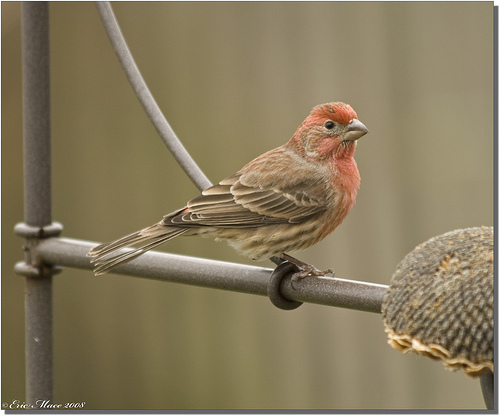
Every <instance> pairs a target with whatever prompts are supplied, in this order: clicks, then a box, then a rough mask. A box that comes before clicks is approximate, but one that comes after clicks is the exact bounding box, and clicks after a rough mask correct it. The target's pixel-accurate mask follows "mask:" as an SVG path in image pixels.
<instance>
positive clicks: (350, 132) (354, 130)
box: [344, 119, 368, 141]
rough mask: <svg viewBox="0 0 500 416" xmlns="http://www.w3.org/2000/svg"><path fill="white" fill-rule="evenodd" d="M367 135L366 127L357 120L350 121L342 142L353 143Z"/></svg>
mask: <svg viewBox="0 0 500 416" xmlns="http://www.w3.org/2000/svg"><path fill="white" fill-rule="evenodd" d="M366 133H368V129H367V128H366V126H365V125H364V124H363V123H361V121H359V120H357V119H353V120H351V122H350V123H349V124H348V125H347V130H346V132H345V134H344V140H347V141H354V140H358V139H359V138H360V137H362V136H364V135H365V134H366Z"/></svg>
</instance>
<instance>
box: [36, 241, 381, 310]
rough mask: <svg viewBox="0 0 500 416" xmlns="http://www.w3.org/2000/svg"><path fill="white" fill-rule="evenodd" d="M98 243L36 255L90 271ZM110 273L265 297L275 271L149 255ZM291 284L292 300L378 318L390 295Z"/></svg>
mask: <svg viewBox="0 0 500 416" xmlns="http://www.w3.org/2000/svg"><path fill="white" fill-rule="evenodd" d="M97 244H98V243H95V242H91V241H82V240H76V239H70V238H48V239H46V240H43V241H41V242H40V244H39V246H38V250H37V252H38V254H39V255H40V258H41V259H43V261H44V262H46V263H48V264H58V265H61V266H69V267H77V268H81V269H92V265H91V264H90V261H89V258H88V257H87V253H88V251H89V250H90V249H91V248H92V247H94V246H96V245H97ZM126 250H127V249H124V251H126ZM111 273H120V274H127V275H130V276H136V277H141V278H146V279H154V280H160V281H165V282H175V283H183V284H187V285H195V286H203V287H209V288H213V289H222V290H231V291H235V292H242V293H248V294H253V295H261V296H267V295H268V285H269V283H270V277H271V274H272V273H273V269H268V268H264V267H257V266H249V265H246V264H237V263H229V262H223V261H216V260H208V259H202V258H197V257H188V256H180V255H176V254H170V253H160V252H158V251H149V252H147V253H144V254H143V255H142V256H140V257H138V258H137V259H134V261H131V262H130V263H125V264H123V265H120V266H119V267H117V268H116V269H114V270H112V271H111ZM95 279H105V277H102V276H100V277H96V278H95ZM290 280H291V279H290V277H286V278H284V279H283V280H282V281H281V283H280V288H279V289H280V292H281V294H282V295H284V296H285V297H286V299H288V300H291V301H299V302H309V303H316V304H320V305H328V306H335V307H340V308H348V309H356V310H360V311H365V312H374V313H380V312H381V306H382V302H383V299H384V296H385V294H386V291H387V286H385V285H379V284H374V283H367V282H359V281H355V280H348V279H340V278H323V277H315V276H307V277H306V278H304V279H301V280H300V281H298V282H295V283H294V284H293V287H292V282H291V281H290Z"/></svg>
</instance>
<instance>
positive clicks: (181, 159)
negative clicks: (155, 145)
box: [96, 1, 212, 191]
mask: <svg viewBox="0 0 500 416" xmlns="http://www.w3.org/2000/svg"><path fill="white" fill-rule="evenodd" d="M96 7H97V10H98V11H99V15H100V16H101V20H102V23H103V25H104V29H105V30H106V33H107V34H108V37H109V40H110V41H111V44H112V45H113V49H114V51H115V53H116V55H117V56H118V60H119V61H120V64H121V66H122V68H123V71H124V72H125V75H126V76H127V78H128V80H129V82H130V84H131V85H132V88H133V89H134V91H135V93H136V95H137V98H138V99H139V101H140V103H141V104H142V106H143V108H144V111H146V114H147V115H148V117H149V118H150V120H151V121H152V123H153V125H154V126H155V128H156V130H157V131H158V133H159V135H160V137H161V139H162V140H163V142H164V143H165V145H166V146H167V147H168V149H169V150H170V152H171V153H172V155H173V156H174V158H175V160H177V163H179V165H180V166H181V168H182V169H183V170H184V172H186V174H187V175H188V177H189V179H191V181H192V182H193V183H194V184H195V185H196V187H197V188H198V189H199V190H200V191H202V190H204V189H206V188H208V187H209V186H211V185H212V183H211V182H210V180H209V179H208V178H207V177H206V176H205V174H204V173H203V172H202V170H201V169H200V168H199V166H198V165H197V164H196V162H195V161H194V160H193V158H192V157H191V156H190V155H189V153H188V151H187V150H186V149H185V147H184V146H183V145H182V143H181V141H180V140H179V138H178V137H177V136H176V134H175V133H174V131H173V130H172V127H170V124H168V121H167V119H166V118H165V116H164V115H163V114H162V112H161V110H160V108H159V107H158V104H157V103H156V101H155V99H154V97H153V95H152V94H151V92H150V91H149V88H148V86H147V85H146V82H145V81H144V79H143V78H142V75H141V73H140V71H139V68H138V67H137V65H136V63H135V61H134V58H133V57H132V54H131V53H130V51H129V49H128V46H127V43H126V42H125V38H124V37H123V34H122V32H121V30H120V26H119V25H118V22H117V20H116V18H115V15H114V13H113V9H112V8H111V5H110V4H109V2H107V1H102V2H100V1H99V2H96Z"/></svg>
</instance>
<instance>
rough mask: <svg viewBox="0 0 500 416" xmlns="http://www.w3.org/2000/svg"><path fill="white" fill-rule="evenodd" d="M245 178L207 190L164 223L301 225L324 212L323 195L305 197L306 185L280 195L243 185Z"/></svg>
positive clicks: (231, 179) (308, 186)
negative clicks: (314, 197)
mask: <svg viewBox="0 0 500 416" xmlns="http://www.w3.org/2000/svg"><path fill="white" fill-rule="evenodd" d="M244 179H245V175H244V174H242V173H237V174H235V175H233V176H230V177H228V178H226V179H224V180H223V181H221V182H220V183H219V184H218V185H214V186H212V187H210V188H208V189H206V190H205V191H203V193H202V194H201V195H200V196H198V197H196V198H194V199H192V200H191V201H189V202H188V205H187V209H186V208H185V209H183V210H181V211H178V212H176V213H173V214H170V215H167V216H165V217H164V218H163V221H162V222H163V224H170V225H176V226H183V227H191V226H200V225H202V226H203V225H206V226H217V227H227V228H230V227H255V226H260V225H267V224H283V223H300V222H302V221H305V220H306V219H308V218H311V217H312V216H314V215H316V214H318V213H320V212H322V211H324V210H325V199H326V196H325V195H324V193H321V192H320V193H319V194H320V195H322V197H320V198H316V199H313V198H311V197H309V196H307V195H309V194H310V192H309V191H311V184H309V183H305V182H303V183H298V184H295V186H294V189H295V190H297V191H296V192H293V191H291V190H290V191H288V192H282V191H280V189H279V187H274V188H272V189H266V188H265V187H263V186H252V185H247V184H244V183H242V182H244ZM301 189H302V190H303V191H300V190H301ZM306 190H307V191H308V192H307V194H306V193H305V192H304V191H306Z"/></svg>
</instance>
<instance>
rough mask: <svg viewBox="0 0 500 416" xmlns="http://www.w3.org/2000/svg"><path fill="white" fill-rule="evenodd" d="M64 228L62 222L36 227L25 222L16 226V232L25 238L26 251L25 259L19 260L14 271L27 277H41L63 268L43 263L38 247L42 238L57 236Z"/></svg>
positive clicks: (24, 247)
mask: <svg viewBox="0 0 500 416" xmlns="http://www.w3.org/2000/svg"><path fill="white" fill-rule="evenodd" d="M62 230H63V226H62V224H60V223H58V222H53V223H52V224H48V225H45V226H43V227H34V226H31V225H28V224H25V223H24V222H21V223H18V224H16V225H15V226H14V233H15V234H16V235H17V236H19V237H23V238H25V244H24V245H23V250H24V252H25V260H24V261H19V262H17V263H16V264H15V266H14V271H15V272H16V273H17V274H20V275H22V276H25V277H31V278H40V277H45V276H52V275H54V274H56V273H59V272H60V271H61V270H62V268H61V267H59V266H52V265H48V264H45V263H43V261H42V260H41V259H40V256H39V255H38V254H37V252H36V248H37V246H38V243H39V242H40V240H42V239H45V238H50V237H57V236H59V235H60V234H61V232H62Z"/></svg>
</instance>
